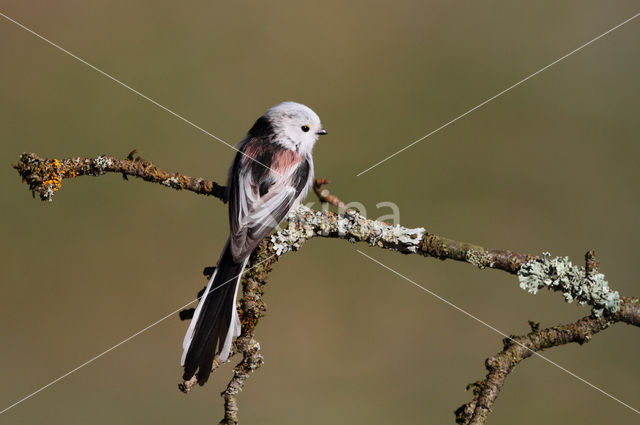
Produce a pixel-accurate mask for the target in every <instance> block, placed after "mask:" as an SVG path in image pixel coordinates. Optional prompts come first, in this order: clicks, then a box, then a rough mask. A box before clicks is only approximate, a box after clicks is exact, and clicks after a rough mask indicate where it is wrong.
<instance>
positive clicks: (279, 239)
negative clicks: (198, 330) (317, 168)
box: [14, 151, 640, 425]
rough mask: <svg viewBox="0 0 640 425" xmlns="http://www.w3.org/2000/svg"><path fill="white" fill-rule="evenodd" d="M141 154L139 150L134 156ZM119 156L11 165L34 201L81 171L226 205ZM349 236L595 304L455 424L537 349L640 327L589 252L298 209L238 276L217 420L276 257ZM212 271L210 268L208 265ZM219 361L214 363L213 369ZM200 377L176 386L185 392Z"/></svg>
mask: <svg viewBox="0 0 640 425" xmlns="http://www.w3.org/2000/svg"><path fill="white" fill-rule="evenodd" d="M134 152H135V151H134ZM134 152H132V153H131V154H129V156H128V157H127V159H117V158H114V157H112V156H108V155H101V156H99V157H97V158H69V159H62V160H58V159H42V158H40V157H39V156H37V155H36V154H33V153H24V154H22V155H21V157H20V162H19V163H18V164H17V165H15V166H14V168H15V169H16V170H18V172H19V173H20V175H21V176H22V178H23V180H24V181H26V182H27V183H28V184H29V189H30V190H31V191H32V193H33V194H34V196H35V193H38V194H39V196H40V198H41V199H42V200H47V201H51V200H52V197H53V195H54V194H55V193H56V192H57V191H58V190H59V189H60V187H61V186H62V181H63V179H65V178H74V177H78V176H81V175H91V176H100V175H103V174H106V173H109V172H112V173H121V174H122V175H123V177H125V178H126V176H135V177H138V178H142V179H143V180H145V181H150V182H154V183H160V184H162V185H164V186H166V187H171V188H174V189H178V190H189V191H192V192H194V193H198V194H203V195H209V196H214V197H216V198H219V199H221V200H223V201H225V188H224V187H223V186H220V185H218V184H217V183H214V182H211V181H207V180H204V179H201V178H193V177H188V176H185V175H182V174H180V173H169V172H166V171H163V170H161V169H159V168H157V167H156V166H154V165H153V164H152V163H151V162H149V161H145V160H143V159H141V158H140V157H138V158H135V159H134V158H133V154H134ZM327 183H328V181H327V180H324V179H318V180H316V182H315V184H314V191H315V193H316V195H318V197H319V199H320V200H321V201H322V202H326V203H330V204H332V205H334V206H338V207H341V208H343V207H344V203H342V201H340V199H338V198H337V197H336V196H335V195H331V194H330V193H329V191H328V190H326V189H322V186H323V185H324V184H327ZM318 236H319V237H327V238H338V239H346V240H348V241H349V242H352V243H355V242H366V243H368V244H369V245H370V246H376V247H379V248H382V249H389V250H393V251H398V252H401V253H404V254H420V255H423V256H426V257H435V258H439V259H441V260H445V259H451V260H455V261H462V262H466V263H469V264H472V265H474V266H476V267H478V268H480V269H484V268H491V269H497V270H503V271H506V272H508V273H510V274H517V275H518V279H519V282H520V286H521V287H522V288H523V289H527V290H529V291H530V292H534V293H535V292H536V291H537V290H538V289H539V288H542V287H547V288H549V289H551V290H554V291H559V292H562V294H563V296H564V297H565V300H566V301H568V302H571V301H572V300H574V299H576V300H578V302H579V303H581V304H589V305H591V306H592V308H593V309H592V315H591V316H587V317H584V318H582V319H580V320H578V321H577V322H575V323H570V324H567V325H563V326H556V327H552V328H548V329H545V330H542V331H540V330H539V329H538V327H537V325H535V326H534V325H532V332H531V333H529V334H528V335H525V336H521V337H514V338H513V339H506V340H505V342H504V349H503V350H502V351H501V352H500V353H498V354H496V355H495V356H493V357H491V358H489V359H487V362H486V364H487V369H488V371H489V373H488V374H487V377H486V378H485V379H484V380H483V381H480V382H477V383H475V384H473V387H474V398H473V400H472V401H471V402H469V403H467V404H465V405H464V406H462V407H460V408H459V409H458V410H457V411H456V418H457V419H456V421H457V422H458V423H463V424H483V423H485V421H486V418H487V416H488V415H489V413H490V412H491V410H492V408H493V405H494V403H495V401H496V398H497V396H498V394H499V392H500V390H501V388H502V385H503V384H504V381H505V379H506V377H507V376H508V374H509V373H510V372H511V371H512V370H513V368H514V367H515V365H516V364H518V363H519V362H521V361H522V360H524V359H526V358H528V357H530V356H531V355H533V353H534V352H537V351H541V350H544V349H547V348H551V347H556V346H560V345H564V344H567V343H570V342H578V343H580V344H582V343H584V342H587V341H588V340H590V338H591V337H592V335H595V334H596V333H598V332H600V331H602V330H604V329H606V328H607V327H608V326H610V325H611V324H613V323H616V322H624V323H627V324H631V325H635V326H640V302H639V300H638V299H637V298H628V297H620V296H619V295H618V293H617V292H615V291H611V290H610V289H609V286H608V282H607V281H606V280H605V279H604V275H603V274H601V273H598V262H597V260H596V258H595V254H594V253H593V252H592V251H590V252H589V253H587V256H586V263H585V266H584V267H578V266H574V265H573V264H572V263H571V262H570V261H569V259H568V258H566V257H556V258H551V257H550V254H548V253H545V254H543V256H542V257H539V256H532V255H528V254H520V253H516V252H512V251H509V250H497V249H487V248H484V247H482V246H479V245H474V244H470V243H466V242H460V241H456V240H453V239H449V238H446V237H442V236H438V235H435V234H432V233H429V232H427V231H426V230H425V229H424V228H413V229H412V228H406V227H402V226H392V225H389V224H387V223H383V222H379V221H374V220H369V219H367V218H366V217H363V216H362V215H360V214H359V213H358V212H357V211H355V210H347V211H346V212H345V214H336V213H333V212H329V211H325V212H320V211H315V210H312V209H310V208H307V207H302V206H301V207H299V208H298V209H297V210H295V211H291V212H290V213H289V215H288V224H287V227H285V228H281V229H279V230H278V231H277V232H276V233H274V234H272V235H271V236H269V237H267V238H265V240H263V241H262V242H261V244H260V245H259V247H258V248H257V249H256V250H255V251H254V252H253V254H252V255H251V257H250V260H249V263H248V265H247V269H246V271H245V273H244V274H243V276H242V279H241V282H242V287H243V296H242V298H241V299H240V301H239V316H240V319H241V322H242V332H241V335H240V337H238V338H237V339H236V341H235V343H234V346H233V348H232V351H231V355H230V358H231V357H232V356H233V355H235V354H237V353H242V360H241V361H240V362H239V363H238V364H237V365H236V366H235V368H234V374H233V378H232V379H231V381H230V382H229V384H228V385H227V388H226V389H225V391H223V392H222V397H223V398H224V401H225V417H224V419H223V420H222V421H221V422H220V423H221V424H227V425H228V424H237V423H238V416H237V413H238V406H237V399H236V396H237V394H238V392H240V391H241V390H242V388H243V387H244V384H245V382H246V380H247V379H248V377H249V375H250V374H251V373H252V372H253V371H254V370H256V369H257V368H258V367H260V366H261V365H262V362H263V358H262V355H261V354H260V344H259V343H258V342H257V341H256V340H255V338H254V330H255V327H256V326H257V324H258V322H259V320H260V318H261V317H262V316H263V315H264V313H265V311H266V306H265V304H264V303H263V301H262V299H261V296H262V294H263V288H264V285H265V284H266V279H267V275H268V273H269V272H270V271H271V269H272V267H273V264H275V262H276V261H277V260H278V258H279V257H280V256H281V255H283V254H285V253H287V252H290V251H297V250H298V249H300V248H301V247H302V245H303V244H304V243H305V242H306V241H307V240H309V239H311V238H313V237H318ZM207 270H209V271H210V270H211V268H207V269H205V272H206V271H207ZM180 317H181V318H182V319H186V318H190V312H189V311H188V310H187V311H183V312H181V315H180ZM218 365H219V361H218V359H217V358H216V359H215V360H214V363H213V368H214V369H215V368H216V367H217V366H218ZM195 383H196V381H195V379H192V380H191V381H188V382H183V383H181V384H180V389H181V390H182V391H184V392H189V391H190V390H191V388H192V387H193V385H194V384H195Z"/></svg>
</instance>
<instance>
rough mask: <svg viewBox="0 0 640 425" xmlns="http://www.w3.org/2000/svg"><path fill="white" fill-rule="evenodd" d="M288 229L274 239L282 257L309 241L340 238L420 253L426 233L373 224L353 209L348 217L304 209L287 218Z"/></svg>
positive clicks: (279, 232)
mask: <svg viewBox="0 0 640 425" xmlns="http://www.w3.org/2000/svg"><path fill="white" fill-rule="evenodd" d="M287 219H288V225H287V227H285V228H283V229H281V230H279V231H278V232H276V233H274V234H273V235H272V236H271V242H272V243H273V249H274V251H275V253H276V255H278V256H280V255H282V254H284V253H286V252H289V251H291V250H297V249H298V248H300V246H302V244H303V243H304V242H305V241H306V240H307V239H309V238H311V237H313V236H315V235H318V236H328V235H337V236H338V237H340V238H343V239H347V240H348V241H350V242H353V243H355V242H359V241H362V242H367V243H369V245H378V246H381V247H385V248H387V249H392V250H395V251H400V252H406V253H409V252H417V250H418V249H419V247H420V245H421V243H422V239H423V237H424V233H425V229H423V228H415V229H409V228H406V227H402V226H399V225H396V226H392V225H389V224H386V223H382V222H380V221H375V220H369V219H367V218H366V217H364V216H362V215H361V214H360V213H359V212H357V211H356V210H353V209H349V210H347V211H346V212H345V214H330V213H323V212H320V211H315V210H312V209H310V208H308V207H305V206H300V207H298V208H297V209H294V210H293V211H291V212H290V213H289V215H288V217H287Z"/></svg>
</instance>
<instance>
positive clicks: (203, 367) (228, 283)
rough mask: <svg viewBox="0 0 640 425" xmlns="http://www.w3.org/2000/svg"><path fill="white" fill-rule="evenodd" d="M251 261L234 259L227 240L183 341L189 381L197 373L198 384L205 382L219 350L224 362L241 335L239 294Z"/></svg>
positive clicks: (185, 375)
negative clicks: (239, 261)
mask: <svg viewBox="0 0 640 425" xmlns="http://www.w3.org/2000/svg"><path fill="white" fill-rule="evenodd" d="M247 260H248V259H245V260H244V261H243V262H242V263H240V264H238V263H236V262H234V261H233V257H232V256H231V249H230V248H229V243H228V242H227V244H226V245H225V247H224V251H222V255H221V256H220V259H219V260H218V265H217V267H216V270H215V272H214V273H213V276H211V280H209V284H208V285H207V288H206V290H205V292H204V294H203V295H202V298H200V302H199V304H198V307H197V308H196V311H195V312H194V314H193V318H192V319H191V323H190V324H189V329H187V334H186V335H185V337H184V342H183V343H182V348H183V352H182V359H181V362H180V364H181V365H182V366H184V375H183V376H182V378H183V379H184V380H185V381H188V380H189V379H191V378H192V377H193V375H194V374H195V375H196V378H197V379H198V383H199V384H200V385H204V383H205V382H207V379H209V374H210V373H211V366H212V363H213V359H214V357H215V355H216V354H218V353H219V355H220V357H219V358H220V361H222V362H224V361H226V360H227V358H228V357H229V351H230V350H231V342H232V340H233V337H237V336H239V335H240V328H241V326H240V319H239V318H238V312H237V311H236V296H237V293H238V284H239V282H240V275H241V274H242V271H243V270H244V267H245V266H246V264H247Z"/></svg>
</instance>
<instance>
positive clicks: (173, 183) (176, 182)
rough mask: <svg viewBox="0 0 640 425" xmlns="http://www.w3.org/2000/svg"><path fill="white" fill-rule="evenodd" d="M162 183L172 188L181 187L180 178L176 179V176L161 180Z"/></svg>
mask: <svg viewBox="0 0 640 425" xmlns="http://www.w3.org/2000/svg"><path fill="white" fill-rule="evenodd" d="M162 184H163V185H165V186H168V187H173V188H174V189H182V186H181V185H180V180H178V179H177V178H176V177H169V178H168V179H166V180H163V181H162Z"/></svg>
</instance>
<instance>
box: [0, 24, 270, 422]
mask: <svg viewBox="0 0 640 425" xmlns="http://www.w3.org/2000/svg"><path fill="white" fill-rule="evenodd" d="M0 16H2V17H3V18H5V19H6V20H8V21H10V22H13V23H14V24H16V25H17V26H19V27H20V28H22V29H23V30H25V31H27V32H29V33H31V34H33V35H35V36H36V37H38V38H39V39H41V40H42V41H44V42H45V43H48V44H50V45H51V46H53V47H55V48H56V49H58V50H60V51H61V52H63V53H66V54H67V55H69V56H71V57H72V58H74V59H76V60H77V61H79V62H82V63H83V64H85V65H86V66H88V67H89V68H91V69H93V70H94V71H96V72H98V73H100V74H102V75H104V76H105V77H107V78H108V79H110V80H112V81H113V82H115V83H117V84H120V85H121V86H122V87H124V88H126V89H128V90H130V91H131V92H133V93H135V94H137V95H138V96H140V97H141V98H143V99H145V100H148V101H149V102H151V103H153V104H154V105H156V106H157V107H158V108H160V109H162V110H163V111H166V112H168V113H170V114H171V115H173V116H174V117H176V118H178V119H180V120H182V121H184V122H186V123H187V124H189V125H190V126H191V127H193V128H195V129H197V130H200V131H201V132H202V133H204V134H206V135H207V136H209V137H212V138H213V139H215V140H217V141H218V142H220V143H222V144H224V145H226V146H228V147H230V148H231V149H233V150H234V151H236V152H238V153H240V154H242V155H244V156H245V157H247V158H249V159H250V160H252V161H253V162H255V163H257V164H260V165H262V166H263V167H264V168H266V169H268V170H271V171H272V172H274V173H276V174H278V175H279V174H280V173H277V172H275V171H274V170H272V169H271V167H269V166H268V165H265V164H263V163H262V162H260V161H258V160H256V159H254V158H252V157H250V156H248V155H247V154H245V153H244V152H242V151H240V150H238V149H237V148H236V147H235V146H233V145H231V144H230V143H227V142H226V141H224V140H222V139H221V138H220V137H218V136H216V135H215V134H213V133H211V132H209V131H207V130H205V129H204V128H202V127H200V126H199V125H197V124H195V123H193V122H192V121H189V120H188V119H186V118H185V117H183V116H182V115H180V114H178V113H177V112H174V111H172V110H171V109H169V108H167V107H166V106H164V105H161V104H160V103H158V102H156V101H155V100H153V99H151V98H150V97H149V96H146V95H145V94H143V93H141V92H139V91H138V90H136V89H134V88H133V87H131V86H129V85H127V84H125V83H123V82H122V81H120V80H118V79H117V78H116V77H114V76H112V75H111V74H108V73H106V72H104V71H103V70H101V69H100V68H98V67H96V66H94V65H91V64H90V63H89V62H87V61H85V60H84V59H82V58H81V57H79V56H76V55H74V54H73V53H71V52H70V51H68V50H66V49H65V48H63V47H61V46H59V45H58V44H56V43H54V42H53V41H51V40H49V39H47V38H45V37H44V36H42V35H40V34H38V33H37V32H35V31H34V30H32V29H31V28H28V27H26V26H24V25H22V24H21V23H20V22H18V21H16V20H15V19H12V18H11V17H9V16H7V15H5V14H4V13H2V12H0ZM0 413H1V412H0Z"/></svg>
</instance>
